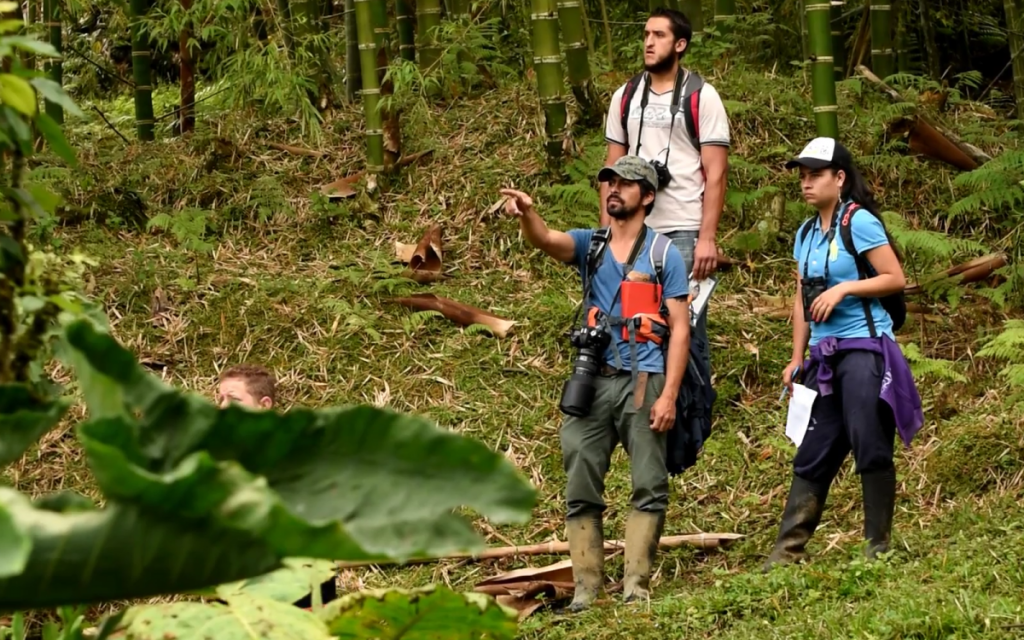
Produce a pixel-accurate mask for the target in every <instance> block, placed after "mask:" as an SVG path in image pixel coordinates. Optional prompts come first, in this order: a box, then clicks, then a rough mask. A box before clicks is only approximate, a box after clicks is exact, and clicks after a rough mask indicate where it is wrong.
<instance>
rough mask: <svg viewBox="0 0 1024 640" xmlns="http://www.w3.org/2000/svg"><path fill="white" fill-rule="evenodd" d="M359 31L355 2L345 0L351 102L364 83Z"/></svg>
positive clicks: (347, 90) (347, 94) (347, 84)
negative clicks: (360, 60) (360, 59)
mask: <svg viewBox="0 0 1024 640" xmlns="http://www.w3.org/2000/svg"><path fill="white" fill-rule="evenodd" d="M421 1H422V0H421ZM357 31H358V30H357V29H356V7H355V3H354V2H353V1H352V0H345V97H346V98H348V101H349V102H355V101H356V96H357V95H358V93H359V89H360V88H361V87H362V85H363V72H362V69H361V68H360V62H359V58H360V54H359V35H358V33H357Z"/></svg>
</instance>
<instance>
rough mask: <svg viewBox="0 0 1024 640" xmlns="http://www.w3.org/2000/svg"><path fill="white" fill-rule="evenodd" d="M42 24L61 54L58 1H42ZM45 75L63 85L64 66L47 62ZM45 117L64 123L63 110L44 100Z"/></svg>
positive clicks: (54, 61) (57, 105) (54, 62)
mask: <svg viewBox="0 0 1024 640" xmlns="http://www.w3.org/2000/svg"><path fill="white" fill-rule="evenodd" d="M43 22H44V25H45V26H46V29H47V31H48V32H49V36H50V45H51V46H52V47H53V48H54V49H56V50H57V53H63V51H64V46H63V41H62V38H61V22H60V3H59V0H43ZM45 69H46V75H47V77H49V78H50V80H52V81H54V82H56V83H57V84H63V76H64V66H63V64H61V59H60V58H57V59H51V60H47V61H46V63H45ZM44 104H45V106H44V108H45V109H46V115H48V116H50V117H51V118H53V120H54V121H55V122H57V123H58V124H62V123H63V122H64V109H63V108H62V107H61V106H60V105H59V104H57V103H56V102H50V101H49V100H46V101H45V102H44Z"/></svg>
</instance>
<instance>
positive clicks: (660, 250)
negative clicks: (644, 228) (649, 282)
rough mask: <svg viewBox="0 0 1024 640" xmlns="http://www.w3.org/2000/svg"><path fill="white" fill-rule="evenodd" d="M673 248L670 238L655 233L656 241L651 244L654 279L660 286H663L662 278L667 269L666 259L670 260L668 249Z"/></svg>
mask: <svg viewBox="0 0 1024 640" xmlns="http://www.w3.org/2000/svg"><path fill="white" fill-rule="evenodd" d="M671 246H672V240H670V239H669V237H668V236H665V235H662V234H660V233H655V235H654V241H653V242H652V243H651V267H652V268H653V269H654V277H655V279H656V280H657V282H658V284H662V283H663V281H664V278H663V277H662V275H663V273H664V269H665V259H666V258H668V249H669V247H671Z"/></svg>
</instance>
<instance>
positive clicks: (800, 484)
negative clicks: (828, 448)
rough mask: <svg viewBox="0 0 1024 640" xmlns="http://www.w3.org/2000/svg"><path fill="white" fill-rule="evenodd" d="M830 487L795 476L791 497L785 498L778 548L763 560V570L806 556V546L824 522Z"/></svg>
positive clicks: (776, 543) (777, 539)
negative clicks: (822, 520) (822, 521)
mask: <svg viewBox="0 0 1024 640" xmlns="http://www.w3.org/2000/svg"><path fill="white" fill-rule="evenodd" d="M828 489H829V486H828V485H827V484H819V483H816V482H810V481H809V480H804V479H803V478H801V477H799V476H793V484H792V485H791V486H790V488H789V497H787V498H786V509H785V511H784V512H783V513H782V525H781V527H780V528H779V537H778V538H776V540H775V547H774V548H773V549H772V552H771V554H769V556H768V560H766V561H765V563H764V568H763V570H764V571H768V570H769V569H771V568H772V566H773V565H775V564H790V563H793V562H800V561H802V560H806V559H807V552H806V551H805V550H804V548H805V547H806V546H807V541H808V540H810V539H811V536H812V535H813V534H814V530H815V529H817V528H818V523H819V522H821V514H822V512H823V511H824V510H825V499H826V498H827V497H828Z"/></svg>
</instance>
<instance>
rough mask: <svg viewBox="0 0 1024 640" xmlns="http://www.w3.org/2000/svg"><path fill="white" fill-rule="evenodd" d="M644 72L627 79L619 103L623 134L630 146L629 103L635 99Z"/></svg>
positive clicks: (627, 144)
mask: <svg viewBox="0 0 1024 640" xmlns="http://www.w3.org/2000/svg"><path fill="white" fill-rule="evenodd" d="M644 73H645V72H641V73H638V74H636V75H635V76H633V77H632V78H630V79H629V80H627V81H626V88H625V89H624V90H623V91H622V101H621V102H620V103H619V119H620V120H621V122H622V135H623V136H625V138H626V140H625V143H626V146H627V147H628V146H629V127H628V124H629V122H628V121H629V103H630V102H632V101H633V96H634V95H636V90H637V87H639V86H640V81H641V80H643V78H644Z"/></svg>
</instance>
